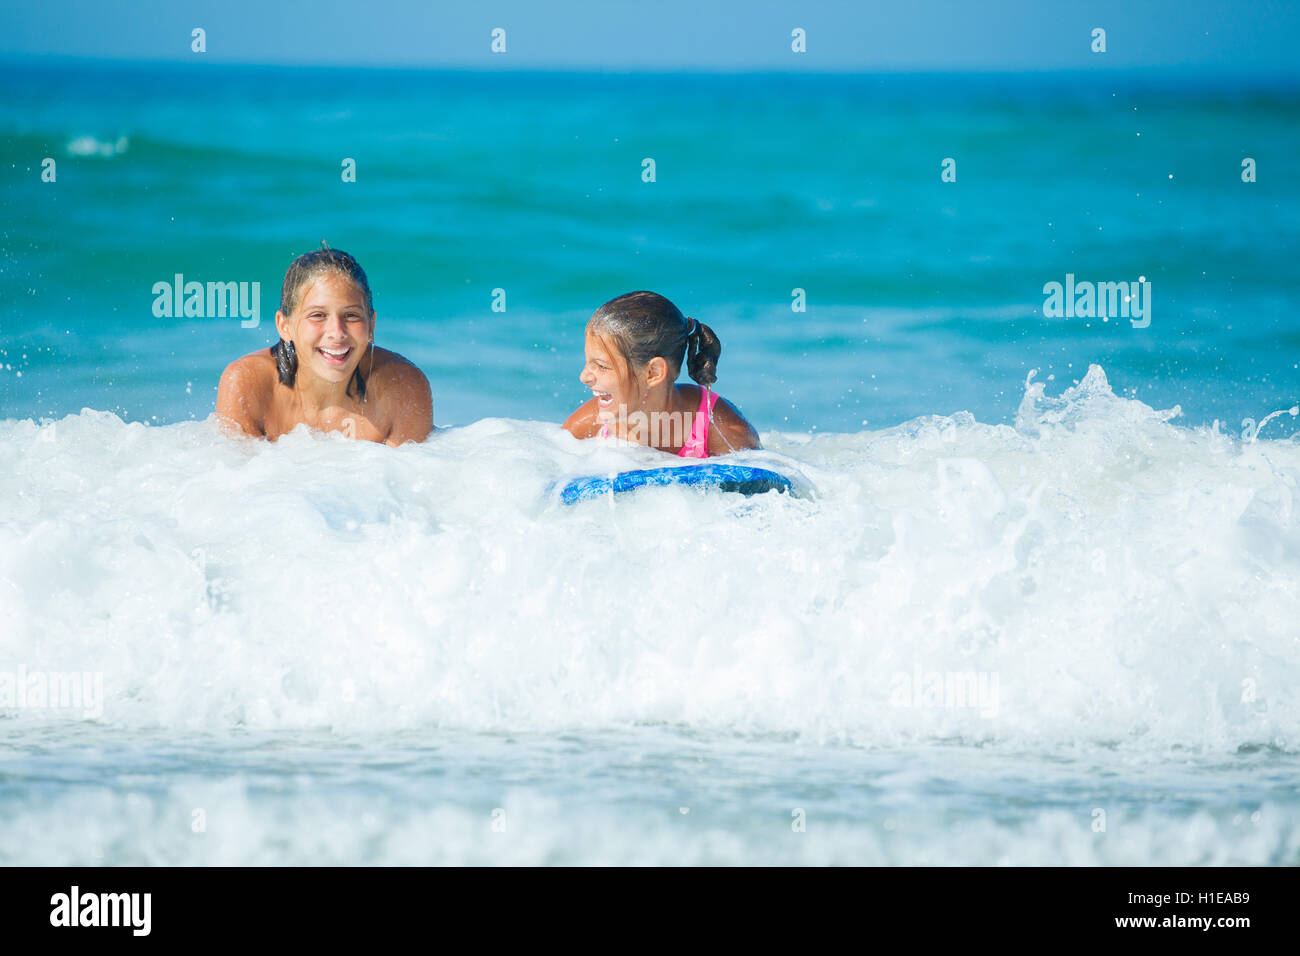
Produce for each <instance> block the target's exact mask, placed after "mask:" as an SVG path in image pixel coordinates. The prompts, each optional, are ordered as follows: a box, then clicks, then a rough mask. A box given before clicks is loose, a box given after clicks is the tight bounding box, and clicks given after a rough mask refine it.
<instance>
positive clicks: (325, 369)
mask: <svg viewBox="0 0 1300 956" xmlns="http://www.w3.org/2000/svg"><path fill="white" fill-rule="evenodd" d="M275 323H276V328H277V330H278V331H279V332H280V338H282V339H286V340H290V341H292V342H293V347H294V351H296V352H297V353H298V370H299V373H302V372H303V371H308V372H309V373H310V374H312V375H315V376H316V377H317V378H320V379H324V380H325V381H327V382H333V383H339V382H346V381H348V380H349V379H350V378H352V373H353V371H355V370H356V367H357V363H358V362H360V361H361V356H362V354H363V353H364V352H365V350H366V347H367V346H368V345H369V344H370V341H371V339H372V337H373V335H374V330H375V324H374V316H372V315H371V314H370V313H369V312H368V311H367V309H366V297H365V294H364V293H363V292H362V291H361V289H360V287H359V286H357V284H356V283H355V282H353V281H352V280H351V279H349V278H348V277H347V276H344V275H340V274H339V273H337V272H329V273H326V274H325V275H322V276H320V277H319V278H318V279H316V280H315V281H313V282H311V283H310V284H309V285H307V286H306V287H305V288H304V289H303V290H302V294H301V296H300V297H299V299H298V307H297V308H296V309H294V310H293V314H292V315H290V316H288V317H285V316H284V315H283V313H276V316H275Z"/></svg>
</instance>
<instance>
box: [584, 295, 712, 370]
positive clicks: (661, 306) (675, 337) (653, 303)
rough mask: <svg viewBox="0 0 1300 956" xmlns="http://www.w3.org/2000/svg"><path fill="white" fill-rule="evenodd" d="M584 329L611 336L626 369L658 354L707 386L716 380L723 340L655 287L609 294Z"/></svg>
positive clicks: (640, 364)
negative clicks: (687, 314) (687, 315)
mask: <svg viewBox="0 0 1300 956" xmlns="http://www.w3.org/2000/svg"><path fill="white" fill-rule="evenodd" d="M587 326H588V328H591V327H593V326H594V327H595V329H596V330H597V331H598V332H601V333H604V334H605V335H607V336H609V338H611V339H612V340H613V341H614V344H615V345H616V346H617V347H618V350H619V352H620V353H622V355H623V359H624V361H626V362H627V363H628V366H629V368H630V369H632V368H643V367H644V366H645V365H646V363H648V362H649V361H650V360H651V359H653V358H657V357H662V358H663V359H664V360H665V361H666V362H668V364H669V365H670V366H671V367H672V370H673V375H672V377H673V379H676V378H677V375H678V374H679V373H680V372H681V370H682V359H683V358H685V359H686V371H687V374H689V375H690V377H691V378H692V379H694V380H695V381H696V382H697V383H699V384H700V385H703V386H704V387H705V388H708V387H709V386H710V385H712V384H713V383H714V382H716V381H717V380H718V357H719V356H720V355H721V354H722V343H721V342H720V341H718V337H717V336H716V335H714V334H713V330H712V329H711V328H709V327H708V326H707V325H705V324H704V323H703V322H699V321H696V320H695V319H690V318H687V317H686V316H684V315H682V313H681V310H680V309H678V308H677V306H675V305H673V304H672V303H671V302H669V301H668V300H667V299H665V298H664V297H663V296H661V295H658V294H656V293H654V292H629V293H627V294H626V295H620V296H619V297H618V298H617V299H610V300H609V301H608V302H606V303H605V304H604V305H602V306H601V307H600V308H599V309H597V310H596V312H595V314H594V315H592V317H591V319H590V321H588V323H587Z"/></svg>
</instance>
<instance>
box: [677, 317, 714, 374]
mask: <svg viewBox="0 0 1300 956" xmlns="http://www.w3.org/2000/svg"><path fill="white" fill-rule="evenodd" d="M687 321H688V322H690V323H691V331H690V332H689V333H688V334H687V336H686V374H688V375H690V377H691V378H692V379H693V380H694V381H695V382H696V383H697V384H699V385H703V386H704V387H705V388H708V387H709V386H710V385H712V384H713V383H714V382H716V381H717V380H718V358H719V356H721V355H722V342H721V341H719V340H718V337H717V335H715V334H714V332H713V330H712V329H711V328H709V327H708V326H707V325H705V324H704V323H703V322H697V321H696V320H695V319H688V320H687Z"/></svg>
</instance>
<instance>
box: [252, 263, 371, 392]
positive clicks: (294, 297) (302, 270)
mask: <svg viewBox="0 0 1300 956" xmlns="http://www.w3.org/2000/svg"><path fill="white" fill-rule="evenodd" d="M330 272H334V273H337V274H339V275H341V276H343V277H344V278H346V279H349V280H351V281H352V282H354V283H355V284H356V286H357V288H359V289H360V290H361V294H362V295H364V296H365V297H366V311H367V312H369V313H370V316H371V318H374V315H375V302H374V299H373V298H372V297H371V295H370V283H369V282H368V281H367V280H366V272H365V270H364V269H362V268H361V265H360V263H358V262H357V260H356V259H354V258H352V256H350V255H348V254H347V253H346V252H344V251H343V250H342V249H331V248H330V247H329V245H328V244H327V243H325V242H324V240H322V241H321V247H320V248H319V249H316V250H314V251H312V252H307V253H304V254H303V255H301V256H299V257H298V258H297V259H294V260H293V262H292V263H291V264H290V266H289V268H288V269H287V270H286V271H285V273H284V285H282V286H281V287H280V311H281V312H283V313H284V314H285V315H289V314H291V313H292V312H293V310H294V309H296V308H297V307H298V299H299V297H300V296H301V295H302V290H303V287H304V286H306V285H307V283H309V282H313V281H315V280H316V279H319V278H320V277H321V276H323V275H326V274H327V273H330ZM371 347H372V348H373V343H372V345H371ZM271 357H272V358H274V359H275V370H276V373H277V374H278V375H279V377H280V384H281V385H288V386H289V387H290V388H293V383H294V382H296V381H297V380H298V353H297V351H296V350H295V349H294V347H293V343H292V342H286V341H285V340H284V339H281V340H280V341H279V342H277V343H276V344H275V345H272V346H271ZM353 385H355V386H356V387H357V398H358V399H361V400H364V399H365V397H366V380H365V379H364V378H363V377H362V376H361V365H360V363H358V364H357V367H356V368H354V369H353V370H352V378H351V380H350V381H349V382H348V388H347V393H346V394H348V395H351V394H352V386H353Z"/></svg>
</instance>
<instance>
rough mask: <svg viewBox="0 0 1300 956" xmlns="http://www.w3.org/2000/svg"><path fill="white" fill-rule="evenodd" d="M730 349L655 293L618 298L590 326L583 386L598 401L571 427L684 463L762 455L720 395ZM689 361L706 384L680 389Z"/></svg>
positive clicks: (755, 440) (750, 430)
mask: <svg viewBox="0 0 1300 956" xmlns="http://www.w3.org/2000/svg"><path fill="white" fill-rule="evenodd" d="M721 354H722V343H721V342H719V341H718V337H717V336H716V335H715V334H714V333H713V330H712V329H710V328H709V327H708V326H707V325H705V324H704V323H702V322H698V321H696V320H695V319H692V318H687V317H686V316H684V315H682V313H681V312H680V311H679V310H678V308H677V306H675V305H673V304H672V303H671V302H669V301H668V300H667V299H665V298H664V297H663V296H661V295H656V294H655V293H653V292H629V293H627V294H626V295H621V296H619V297H618V298H617V299H611V300H610V301H608V302H606V303H605V304H604V305H602V306H601V307H600V308H599V309H597V310H596V312H595V314H594V315H592V317H591V319H590V320H588V322H587V338H586V359H587V361H586V364H585V365H584V366H583V369H582V374H581V375H580V376H579V380H580V381H581V382H582V384H583V385H585V386H587V387H588V388H589V389H591V391H592V393H593V394H592V397H591V398H590V399H588V400H587V401H586V402H585V403H584V404H583V405H582V406H581V407H579V408H578V410H577V411H575V412H574V413H573V414H572V415H570V416H569V419H568V421H566V422H565V423H564V427H565V428H566V429H568V431H569V432H571V433H572V434H573V435H575V436H576V437H578V438H596V437H601V438H607V437H611V436H612V437H616V438H622V439H624V440H626V441H632V442H636V443H638V444H641V445H649V446H650V447H652V448H657V449H659V450H660V451H665V452H669V453H671V454H675V455H679V456H680V457H682V458H709V457H711V456H714V455H725V454H727V453H728V452H732V451H739V450H741V449H742V448H757V447H758V434H757V433H756V432H755V431H754V429H753V426H751V425H750V424H749V422H747V421H746V420H745V416H743V415H742V414H741V413H740V411H739V410H738V409H737V408H736V407H735V406H734V405H732V404H731V403H730V402H728V401H727V400H726V399H724V398H722V397H720V396H719V395H718V394H717V393H716V392H714V391H713V390H712V385H713V383H714V382H716V381H717V380H718V356H719V355H721ZM683 362H684V363H685V365H686V371H687V374H689V375H690V377H691V378H692V379H694V380H695V381H696V382H697V383H698V385H677V384H676V381H677V376H678V374H679V373H680V372H681V369H682V365H683Z"/></svg>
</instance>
